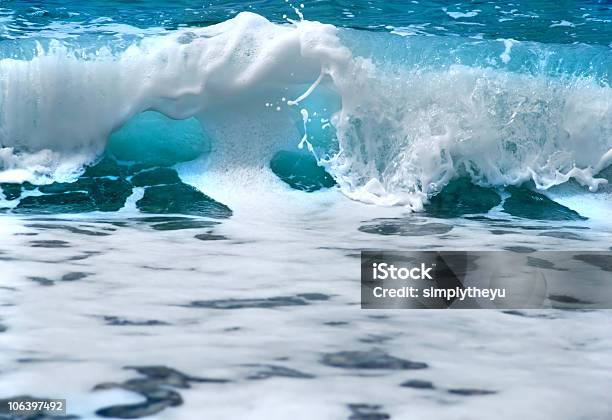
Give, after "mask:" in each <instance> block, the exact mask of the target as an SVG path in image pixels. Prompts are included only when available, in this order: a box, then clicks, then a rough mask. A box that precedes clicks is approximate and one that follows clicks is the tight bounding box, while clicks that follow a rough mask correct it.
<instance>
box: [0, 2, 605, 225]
mask: <svg viewBox="0 0 612 420" xmlns="http://www.w3.org/2000/svg"><path fill="white" fill-rule="evenodd" d="M160 10H163V11H164V13H163V14H160V13H159V11H160ZM611 17H612V11H611V9H610V5H608V4H606V3H603V2H596V1H595V2H594V1H586V0H584V1H574V2H563V4H561V5H559V4H556V5H555V6H554V7H553V6H551V3H550V2H547V1H546V2H545V1H536V0H534V1H529V2H522V3H521V4H517V5H512V6H510V5H502V4H496V3H494V2H492V3H478V4H475V3H473V2H458V3H453V4H452V5H449V4H447V3H446V2H437V1H431V0H430V1H419V2H416V3H414V2H411V3H407V2H400V1H390V2H367V1H357V2H312V3H307V2H305V4H304V6H303V7H302V6H300V5H292V4H291V3H290V2H289V3H285V2H280V3H279V2H276V1H268V0H266V1H262V2H256V3H253V4H246V3H240V2H227V1H220V0H219V1H213V2H209V3H207V4H206V5H202V4H201V3H200V2H194V1H192V0H183V1H179V2H171V4H170V3H168V2H163V1H153V2H147V3H146V4H139V3H138V4H137V3H131V2H123V1H117V2H113V1H111V2H109V1H104V2H102V1H97V0H96V1H90V2H86V3H82V4H75V3H72V2H67V1H63V0H62V1H60V0H55V1H50V2H45V4H44V5H38V6H33V5H32V4H31V2H22V1H7V2H3V3H2V5H1V7H0V22H2V26H1V27H0V36H1V37H2V39H1V40H0V80H1V81H2V82H1V83H0V115H1V118H0V182H1V183H2V190H3V200H2V202H1V204H0V207H2V208H4V209H5V210H4V211H13V212H36V211H38V210H40V211H41V212H62V211H65V212H83V211H116V210H118V209H121V208H123V207H124V206H126V205H132V204H133V203H136V204H134V205H135V206H136V207H137V208H138V209H140V210H141V211H158V212H162V213H163V212H168V213H169V212H179V213H180V212H182V213H189V214H196V213H198V212H199V213H201V214H204V213H207V212H210V214H212V215H217V216H218V215H221V214H223V215H227V214H228V213H227V212H228V211H229V209H224V208H223V207H220V206H223V205H222V204H221V203H218V202H217V201H216V200H215V197H216V192H218V189H219V188H221V187H219V188H217V190H216V191H215V187H216V186H227V185H239V186H241V187H242V188H245V189H249V190H256V189H257V188H272V189H275V190H278V192H279V193H281V194H282V193H283V192H291V191H296V190H297V191H302V192H305V193H316V194H319V193H321V192H324V191H327V190H332V191H336V192H340V193H342V194H344V195H345V196H346V197H349V198H351V199H354V200H358V201H363V202H366V203H373V204H378V205H402V206H406V207H407V208H408V209H410V210H414V211H426V212H429V213H430V214H432V215H434V214H435V215H437V216H438V217H455V216H457V215H463V214H473V213H484V212H487V211H490V210H491V209H498V210H500V211H506V212H509V213H511V214H515V215H518V216H520V217H527V218H529V217H534V218H542V217H544V216H545V215H544V213H546V214H549V213H552V214H555V215H557V216H555V217H559V218H561V219H568V218H569V219H572V218H580V216H579V215H574V214H573V213H571V211H569V212H568V211H566V209H565V208H563V209H561V208H558V207H554V203H553V204H551V203H549V202H547V201H546V200H544V199H540V198H541V197H540V195H541V192H542V191H545V190H550V189H555V188H558V186H559V185H572V188H573V185H574V184H575V185H577V186H578V188H581V189H582V190H580V191H581V193H583V194H585V195H586V194H591V193H593V192H595V191H602V189H603V191H604V193H606V191H607V190H606V188H607V187H606V184H607V181H608V178H609V176H608V177H606V176H605V172H602V171H605V170H606V168H607V167H609V165H610V162H612V89H611V87H610V80H611V72H612V52H611V51H612V45H611V44H610V40H612V29H611V27H612V26H611V25H612V22H611ZM320 22H322V23H320ZM602 173H603V175H601V174H602ZM270 179H272V180H274V182H272V183H271V182H270ZM187 180H188V181H189V185H191V187H190V186H189V185H187V184H186V183H185V182H187ZM154 182H156V183H157V184H154ZM509 186H510V187H512V186H515V187H520V186H527V187H528V188H529V190H525V189H521V188H516V189H512V188H509V189H508V188H507V187H509ZM532 190H533V191H532ZM535 190H540V191H539V192H534V191H535ZM529 191H531V192H529ZM213 192H215V193H213ZM206 193H210V194H211V197H209V196H208V195H206ZM200 194H201V195H200ZM220 195H221V196H222V197H225V195H223V194H220ZM306 196H308V197H312V196H313V194H310V195H305V196H304V197H306ZM103 197H108V199H105V198H103ZM542 197H544V196H542ZM234 198H235V197H232V196H230V197H229V198H228V199H230V200H231V199H234ZM305 199H308V198H305ZM105 200H106V201H105ZM192 201H193V203H196V204H193V205H192V206H190V205H187V204H186V203H189V202H192ZM221 201H223V200H221ZM126 203H127V204H126ZM138 203H140V204H138ZM197 203H199V204H197ZM517 203H518V204H517ZM529 203H531V204H529ZM530 206H531V207H530ZM533 206H535V207H533ZM538 206H540V207H541V206H544V207H545V208H546V209H547V210H545V211H540V210H537V208H540V207H538ZM519 207H523V208H532V207H533V208H532V210H529V211H524V212H521V211H520V210H518V208H519ZM567 210H569V209H567Z"/></svg>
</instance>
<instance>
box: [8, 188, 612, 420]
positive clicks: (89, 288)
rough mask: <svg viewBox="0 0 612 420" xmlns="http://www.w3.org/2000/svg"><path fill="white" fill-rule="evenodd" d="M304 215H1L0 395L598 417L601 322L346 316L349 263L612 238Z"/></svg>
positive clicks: (275, 410)
mask: <svg viewBox="0 0 612 420" xmlns="http://www.w3.org/2000/svg"><path fill="white" fill-rule="evenodd" d="M295 194H299V193H295ZM289 196H290V197H291V195H289ZM296 197H297V196H296ZM312 197H314V198H311V199H310V200H309V201H308V202H307V203H306V202H302V203H300V202H298V201H295V200H287V201H286V204H285V205H282V204H280V203H279V204H278V205H277V206H275V209H276V211H275V212H274V214H264V213H261V212H258V211H257V212H253V214H251V215H249V214H248V213H246V212H245V211H238V212H237V213H236V215H235V217H233V218H231V219H229V220H227V221H223V222H222V223H219V224H216V223H218V222H213V221H212V220H205V219H199V218H185V217H179V216H177V217H170V216H167V215H165V216H144V215H142V214H138V213H135V212H131V211H129V210H125V211H123V212H120V213H113V214H110V215H109V214H103V213H94V214H91V215H78V216H69V217H62V216H53V217H45V218H40V217H19V218H18V217H13V216H2V225H1V226H2V231H1V233H0V235H1V238H2V242H1V243H2V246H1V247H0V267H1V269H0V272H1V273H2V275H1V276H2V288H1V290H0V305H1V306H0V324H1V325H2V327H3V328H2V330H3V332H1V333H0V347H1V348H2V351H1V352H0V354H1V355H2V356H1V357H2V366H3V372H2V380H0V395H2V396H3V397H11V396H18V395H31V396H36V397H41V398H42V397H55V398H66V399H67V406H68V414H72V415H77V416H79V417H80V418H93V417H95V414H94V413H95V412H96V411H97V410H101V409H102V411H101V412H100V411H99V412H98V414H105V415H107V416H110V417H115V416H117V417H121V416H126V415H128V414H129V415H133V416H144V415H146V414H150V415H152V417H151V418H156V419H170V418H172V419H176V418H181V419H195V418H214V419H226V418H227V419H235V418H249V419H257V418H262V419H263V418H266V419H270V418H288V417H292V418H300V419H312V418H315V417H316V418H319V419H338V418H351V419H384V418H388V417H386V416H385V415H390V416H391V417H392V418H400V419H401V418H415V417H418V418H432V419H433V418H440V417H446V418H453V419H459V418H465V417H466V416H469V418H479V419H480V418H482V419H485V418H491V416H494V417H495V418H499V419H515V418H516V417H517V416H522V415H526V414H528V415H529V418H530V419H550V418H556V419H576V418H589V419H604V418H606V416H607V415H609V413H610V412H611V410H612V404H611V403H610V400H609V399H608V398H607V395H608V394H609V390H610V382H609V375H608V373H609V371H610V369H611V368H612V350H610V349H612V346H611V344H612V339H611V337H610V334H609V331H610V327H612V313H610V312H609V311H605V310H597V311H588V310H584V311H568V310H561V309H550V310H540V311H498V310H480V311H475V310H474V311H450V310H449V311H436V310H422V311H410V310H405V311H402V310H395V311H393V310H362V309H360V305H359V303H360V288H359V275H360V260H359V253H360V251H361V250H363V249H391V250H408V249H420V250H423V249H502V248H505V249H511V250H514V251H515V252H523V253H525V252H526V253H529V252H530V251H533V250H535V249H537V250H546V249H549V250H559V249H574V250H585V251H588V250H605V249H607V247H608V246H609V240H608V239H609V237H610V236H609V235H610V233H611V232H610V230H606V229H607V228H604V227H599V228H598V229H593V226H592V222H589V221H587V222H534V221H530V222H526V221H521V220H519V219H515V218H512V217H510V216H508V215H506V214H501V213H500V214H498V215H489V217H488V218H482V217H481V218H476V219H477V220H469V219H467V218H461V219H450V220H449V219H433V218H426V217H423V216H421V215H418V214H417V215H415V214H412V215H410V214H404V213H403V211H402V210H401V209H398V208H380V207H374V206H367V205H363V204H358V203H354V202H349V201H347V200H344V199H341V200H338V197H337V193H336V192H328V193H319V194H315V195H312ZM313 214H316V215H317V217H312V215H313ZM272 220H274V222H273V223H272ZM398 226H400V227H401V228H398ZM360 228H361V230H360ZM372 232H374V233H372ZM376 232H378V233H376ZM381 232H382V233H385V234H380V233H381ZM551 232H553V234H551ZM555 232H556V233H555ZM500 238H503V241H502V240H500ZM129 367H132V368H129ZM126 368H128V369H126ZM169 369H173V370H169ZM143 401H144V403H143ZM180 401H182V404H178V403H177V402H180ZM139 403H142V404H139ZM133 404H136V405H133ZM117 406H119V407H117ZM500 406H504V407H506V408H505V410H504V411H500V410H499V407H500ZM109 407H110V408H109ZM160 407H161V408H160ZM158 409H159V410H158ZM105 410H106V411H105ZM148 410H152V411H148ZM156 410H157V412H156ZM351 416H352V417H351Z"/></svg>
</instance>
